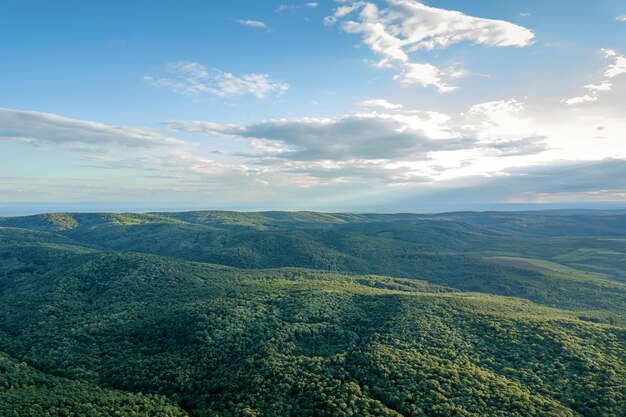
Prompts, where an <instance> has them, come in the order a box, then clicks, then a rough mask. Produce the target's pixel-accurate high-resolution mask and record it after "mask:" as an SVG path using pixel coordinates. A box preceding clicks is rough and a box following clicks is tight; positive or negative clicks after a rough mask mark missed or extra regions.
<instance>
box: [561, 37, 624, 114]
mask: <svg viewBox="0 0 626 417" xmlns="http://www.w3.org/2000/svg"><path fill="white" fill-rule="evenodd" d="M600 52H602V54H603V55H604V56H605V58H607V59H612V60H613V63H612V64H611V65H609V67H608V68H607V69H606V71H605V72H604V76H605V77H606V78H605V79H604V80H602V81H601V82H600V83H599V84H587V85H586V86H585V87H584V88H585V90H587V91H588V93H587V94H584V95H581V96H577V97H572V98H569V99H566V100H562V101H561V102H562V103H565V104H567V105H568V106H575V105H577V104H583V103H593V102H596V101H598V99H599V94H600V93H601V92H606V91H611V89H612V88H613V82H612V81H611V79H613V78H615V77H617V76H619V75H622V74H626V57H624V56H623V55H620V54H618V53H617V52H615V51H614V50H612V49H602V50H601V51H600Z"/></svg>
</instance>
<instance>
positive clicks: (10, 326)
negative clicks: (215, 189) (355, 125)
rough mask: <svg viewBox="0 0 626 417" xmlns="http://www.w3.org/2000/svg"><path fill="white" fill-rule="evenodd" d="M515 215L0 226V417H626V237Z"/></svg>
mask: <svg viewBox="0 0 626 417" xmlns="http://www.w3.org/2000/svg"><path fill="white" fill-rule="evenodd" d="M517 215H518V217H517V220H516V221H515V222H513V220H511V217H514V216H515V214H501V216H503V217H505V218H506V219H507V220H506V222H499V223H497V226H494V221H493V220H491V219H483V220H481V221H478V220H474V221H473V222H470V220H471V219H469V217H472V216H477V215H475V214H464V213H458V214H451V215H446V216H414V215H388V216H386V215H349V214H345V215H328V214H318V213H295V214H289V213H251V214H245V213H228V212H195V213H172V214H146V215H139V214H132V215H131V214H129V215H117V214H103V215H96V214H93V215H92V214H54V215H42V216H34V217H25V218H8V219H0V352H3V353H0V415H2V416H4V415H7V416H17V417H22V416H31V415H32V416H70V415H71V416H99V415H101V416H114V415H122V416H183V415H189V416H192V417H194V416H198V417H200V416H202V417H204V416H331V415H332V416H441V417H443V416H477V417H478V416H555V417H556V416H593V417H595V416H598V417H600V416H626V378H625V377H624V375H626V307H625V303H626V285H624V284H623V283H622V282H621V281H620V275H619V272H620V269H619V264H618V263H616V262H613V261H610V259H609V261H606V262H603V261H602V260H605V258H602V256H607V255H606V254H602V253H601V252H607V251H608V252H611V251H613V252H616V253H621V254H622V255H623V252H624V251H623V247H624V246H623V245H624V242H625V241H624V240H621V239H622V238H621V236H624V237H625V238H626V231H625V230H624V229H619V227H620V226H619V224H617V223H610V224H611V230H612V233H611V234H606V233H605V234H604V235H602V234H597V235H580V234H576V233H573V232H569V233H571V236H567V233H565V232H563V231H562V230H561V229H562V228H563V227H565V226H563V225H566V224H569V223H568V222H569V220H567V219H562V218H563V217H567V216H568V215H567V214H545V213H544V214H538V215H537V216H538V217H541V218H547V219H549V218H552V217H554V218H555V224H557V225H558V227H557V226H554V227H555V228H556V229H558V230H561V231H560V232H559V233H560V234H558V233H557V234H555V235H554V236H553V237H550V238H541V239H540V238H539V236H540V235H541V234H540V233H539V232H537V233H535V232H532V228H533V227H535V226H529V227H528V228H527V230H526V232H524V233H521V232H520V231H519V230H518V229H519V224H520V223H519V222H520V221H522V220H523V219H526V218H527V217H532V216H533V214H528V213H521V214H517ZM575 215H576V216H581V215H585V216H588V217H594V218H597V219H602V218H603V217H604V216H603V215H598V214H579V213H577V214H575ZM485 216H488V217H499V216H500V214H497V213H488V214H485ZM607 216H609V217H610V218H611V220H607V221H608V222H614V220H613V218H615V217H619V215H615V214H614V213H608V214H607ZM479 217H480V216H479ZM520 219H522V220H520ZM539 221H540V220H538V219H535V222H539ZM541 221H543V220H541ZM593 221H594V222H596V223H597V226H596V230H597V231H598V232H600V231H603V230H605V228H604V226H602V225H601V224H600V223H601V221H599V220H593ZM511 222H513V223H514V224H515V225H516V226H511V230H510V232H506V227H509V226H507V225H510V224H511ZM591 222H592V221H590V223H591ZM531 223H532V222H530V221H529V224H531ZM484 224H487V226H485V225H484ZM616 224H617V226H616ZM2 226H4V227H2ZM589 227H591V226H589ZM556 229H555V230H556ZM620 230H621V232H620ZM574 232H575V230H574ZM546 233H547V232H546ZM586 233H587V232H585V234H586ZM619 233H621V234H619ZM522 234H525V235H524V236H521V235H522ZM556 241H561V242H562V246H561V247H558V248H553V249H551V250H548V249H546V250H544V251H542V249H541V245H546V246H547V243H545V242H556ZM529 242H538V243H539V246H538V247H537V246H533V247H527V248H525V247H524V246H525V244H526V243H529ZM592 243H593V244H595V245H596V246H593V244H592ZM620 245H621V246H620ZM528 246H530V245H528ZM607 247H608V248H610V250H609V249H607ZM620 248H621V249H620ZM581 250H584V251H586V252H585V253H587V254H588V256H591V257H593V256H595V258H594V259H595V261H594V262H595V264H589V265H587V264H584V262H583V263H582V264H583V265H580V262H578V263H577V262H572V263H568V262H563V261H561V262H557V261H556V258H558V257H559V256H562V255H563V253H564V251H568V252H567V253H570V256H571V253H572V252H577V251H578V252H579V253H580V251H581ZM594 250H595V251H594ZM620 251H621V252H620ZM594 254H595V255H594ZM207 262H210V263H207ZM217 264H221V265H217ZM507 265H518V266H519V267H511V266H507ZM526 265H528V266H527V267H526ZM585 265H587V266H589V267H588V268H587V267H585ZM302 267H306V268H309V269H305V268H302ZM267 268H270V269H267ZM310 268H314V269H310ZM594 268H595V269H594ZM611 271H615V273H612V272H611ZM622 272H623V271H622ZM373 274H378V275H373ZM380 275H387V276H380ZM466 291H472V292H466ZM486 293H487V294H486ZM489 294H501V295H507V296H515V297H502V296H494V295H489ZM554 307H559V308H560V309H557V308H554Z"/></svg>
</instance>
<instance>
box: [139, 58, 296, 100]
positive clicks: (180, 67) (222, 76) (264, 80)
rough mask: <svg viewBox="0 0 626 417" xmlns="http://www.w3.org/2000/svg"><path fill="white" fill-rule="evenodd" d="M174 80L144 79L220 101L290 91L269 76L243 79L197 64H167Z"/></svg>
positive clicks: (176, 90)
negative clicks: (215, 97) (222, 98)
mask: <svg viewBox="0 0 626 417" xmlns="http://www.w3.org/2000/svg"><path fill="white" fill-rule="evenodd" d="M167 72H168V73H170V74H171V77H169V78H168V77H154V76H145V77H143V79H144V80H145V81H147V82H149V83H151V84H152V85H155V86H157V87H162V88H167V89H169V90H172V91H173V92H175V93H178V94H183V95H197V94H209V95H215V96H219V97H239V96H245V95H253V96H255V97H257V98H267V97H268V96H270V95H273V94H281V93H283V92H285V91H287V90H288V89H289V84H287V83H285V82H282V81H275V80H272V79H270V78H269V75H267V74H244V75H241V76H237V75H234V74H232V73H229V72H223V71H220V70H209V69H207V68H206V67H205V66H204V65H201V64H199V63H196V62H189V61H182V62H173V63H170V64H168V66H167Z"/></svg>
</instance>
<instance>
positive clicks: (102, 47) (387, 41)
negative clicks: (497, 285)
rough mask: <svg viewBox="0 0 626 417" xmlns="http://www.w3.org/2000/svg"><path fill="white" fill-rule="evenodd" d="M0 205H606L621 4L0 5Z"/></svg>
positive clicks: (615, 150) (621, 165) (619, 86)
mask: <svg viewBox="0 0 626 417" xmlns="http://www.w3.org/2000/svg"><path fill="white" fill-rule="evenodd" d="M0 51H1V53H2V57H3V59H2V60H1V61H0V75H2V76H1V77H0V91H1V92H2V94H1V95H0V98H1V99H0V212H2V213H0V214H7V213H22V212H24V213H25V212H37V211H38V210H41V211H46V210H44V208H49V209H50V210H49V211H62V210H81V208H84V209H87V210H94V211H98V209H100V210H137V211H144V210H159V209H162V210H183V209H196V208H221V209H235V210H256V209H287V210H296V209H312V210H322V211H338V210H342V211H350V210H353V211H368V210H369V211H387V212H389V211H412V212H424V211H451V210H461V209H472V208H487V207H511V206H516V205H519V206H518V207H528V205H533V204H539V205H542V206H541V207H550V208H552V207H576V208H581V207H625V206H626V100H624V97H626V3H624V2H614V1H609V0H599V1H596V2H588V1H582V0H574V1H567V2H565V1H559V2H545V1H539V0H530V1H525V2H523V3H522V2H519V1H514V0H498V1H496V0H486V1H481V2H464V1H460V0H429V1H417V0H380V1H373V0H371V1H370V0H366V1H354V0H338V1H316V2H307V1H300V2H298V1H294V2H284V1H263V2H254V1H243V0H234V1H228V2H205V1H197V0H194V1H191V0H187V1H176V2H174V1H170V0H168V1H165V0H159V1H146V0H141V1H134V2H127V1H122V0H113V1H108V2H102V1H94V2H79V1H75V0H73V1H70V0H62V1H56V2H45V1H42V0H38V1H34V0H2V1H0Z"/></svg>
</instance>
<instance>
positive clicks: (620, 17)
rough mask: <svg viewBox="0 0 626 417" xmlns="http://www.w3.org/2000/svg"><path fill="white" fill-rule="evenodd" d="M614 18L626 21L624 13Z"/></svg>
mask: <svg viewBox="0 0 626 417" xmlns="http://www.w3.org/2000/svg"><path fill="white" fill-rule="evenodd" d="M615 19H616V20H619V21H620V22H626V14H623V15H621V16H617V17H616V18H615Z"/></svg>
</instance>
